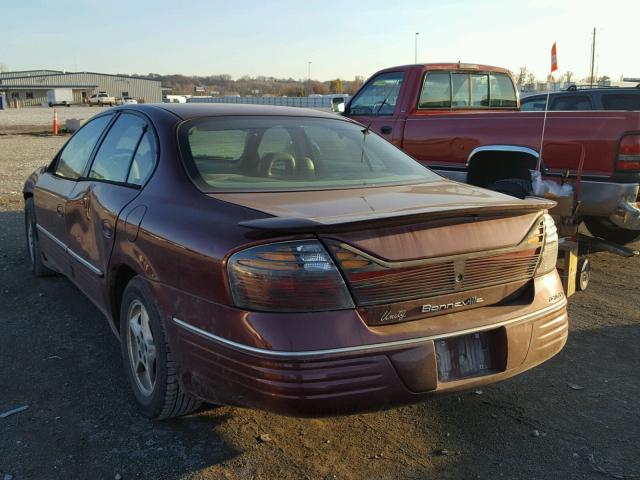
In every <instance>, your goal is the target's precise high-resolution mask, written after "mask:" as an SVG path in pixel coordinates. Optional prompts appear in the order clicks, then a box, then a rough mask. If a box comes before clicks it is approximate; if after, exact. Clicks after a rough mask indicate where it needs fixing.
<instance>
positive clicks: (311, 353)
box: [171, 298, 567, 358]
mask: <svg viewBox="0 0 640 480" xmlns="http://www.w3.org/2000/svg"><path fill="white" fill-rule="evenodd" d="M566 305H567V299H566V298H564V299H563V300H562V302H560V303H557V304H554V305H550V306H548V307H545V308H543V309H541V310H538V311H536V312H531V313H527V314H525V315H520V316H518V317H515V318H512V319H510V320H505V321H504V322H499V323H494V324H491V325H485V326H482V327H477V328H469V329H466V330H458V331H456V332H451V333H445V334H442V335H431V336H428V337H418V338H408V339H406V340H395V341H392V342H383V343H373V344H369V345H356V346H353V347H342V348H331V349H327V350H305V351H299V352H286V351H282V350H266V349H264V348H257V347H251V346H249V345H245V344H243V343H238V342H234V341H233V340H229V339H227V338H224V337H220V336H218V335H215V334H213V333H211V332H207V331H205V330H202V329H201V328H198V327H195V326H193V325H191V324H189V323H187V322H184V321H182V320H180V319H179V318H176V317H171V319H172V320H173V323H175V324H176V325H177V326H179V327H181V328H183V329H184V330H187V331H189V332H191V333H194V334H196V335H199V336H201V337H203V338H205V339H207V340H212V341H214V342H217V343H219V344H221V345H225V346H227V347H231V348H234V349H236V350H242V351H245V352H249V353H256V354H259V355H265V356H270V357H294V358H306V357H316V356H323V355H335V354H341V353H354V352H361V351H366V350H379V349H384V348H395V347H405V346H409V345H413V344H416V343H423V342H427V341H431V340H440V339H444V338H450V337H457V336H459V335H467V334H470V333H475V332H483V331H487V330H493V329H494V328H498V327H504V326H506V325H510V324H512V323H517V322H522V321H525V320H530V319H532V318H535V317H542V316H544V315H546V314H548V313H553V312H555V311H556V310H561V309H562V308H564V307H566Z"/></svg>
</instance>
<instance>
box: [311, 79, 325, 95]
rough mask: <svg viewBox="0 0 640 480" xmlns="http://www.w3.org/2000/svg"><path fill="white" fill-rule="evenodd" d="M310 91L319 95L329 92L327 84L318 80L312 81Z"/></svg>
mask: <svg viewBox="0 0 640 480" xmlns="http://www.w3.org/2000/svg"><path fill="white" fill-rule="evenodd" d="M311 91H312V92H313V93H316V94H320V95H326V94H327V93H329V89H328V88H327V86H326V85H325V84H324V83H320V82H312V84H311Z"/></svg>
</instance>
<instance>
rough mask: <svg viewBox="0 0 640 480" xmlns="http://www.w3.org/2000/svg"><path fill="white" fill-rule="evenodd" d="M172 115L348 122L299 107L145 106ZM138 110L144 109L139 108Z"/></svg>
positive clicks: (182, 117)
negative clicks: (242, 116)
mask: <svg viewBox="0 0 640 480" xmlns="http://www.w3.org/2000/svg"><path fill="white" fill-rule="evenodd" d="M146 105H147V106H152V107H155V108H160V109H163V110H166V111H168V112H171V113H173V114H174V115H175V116H177V117H180V118H181V119H183V120H187V119H190V118H197V117H218V116H220V117H222V116H240V115H247V116H250V115H255V116H262V115H270V116H287V117H320V118H328V119H332V120H348V119H346V118H344V117H340V116H338V115H336V114H334V113H329V112H323V111H321V110H313V109H310V108H300V107H280V106H273V105H239V104H234V103H157V104H146ZM138 108H141V109H142V108H144V106H140V107H138Z"/></svg>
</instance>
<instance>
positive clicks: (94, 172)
mask: <svg viewBox="0 0 640 480" xmlns="http://www.w3.org/2000/svg"><path fill="white" fill-rule="evenodd" d="M145 129H146V122H145V121H144V120H143V119H142V118H140V117H138V116H136V115H131V114H126V113H125V114H122V115H120V117H119V118H118V119H117V120H116V122H115V123H114V124H113V126H112V127H111V129H110V130H109V133H107V135H106V137H105V138H104V141H103V142H102V145H100V149H99V150H98V153H97V154H96V156H95V159H94V161H93V165H91V171H90V172H89V177H90V178H93V179H96V180H107V181H111V182H125V181H126V180H127V175H128V173H129V166H130V164H131V160H132V158H133V154H134V152H135V150H136V148H137V147H138V143H139V141H140V137H141V136H142V134H143V133H144V131H145Z"/></svg>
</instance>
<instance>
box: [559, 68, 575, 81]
mask: <svg viewBox="0 0 640 480" xmlns="http://www.w3.org/2000/svg"><path fill="white" fill-rule="evenodd" d="M560 79H561V80H564V81H565V82H567V83H571V80H572V79H573V72H572V71H570V70H567V71H566V72H564V75H563V76H562V77H561V78H560Z"/></svg>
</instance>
